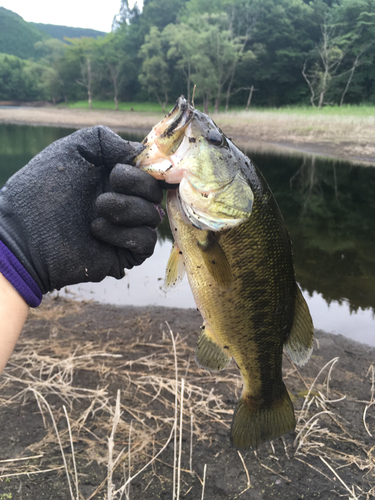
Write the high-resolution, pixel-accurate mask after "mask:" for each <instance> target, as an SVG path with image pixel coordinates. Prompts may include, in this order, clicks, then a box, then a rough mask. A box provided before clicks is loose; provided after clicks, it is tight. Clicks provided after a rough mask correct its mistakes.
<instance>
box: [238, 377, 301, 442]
mask: <svg viewBox="0 0 375 500" xmlns="http://www.w3.org/2000/svg"><path fill="white" fill-rule="evenodd" d="M283 385H284V384H283ZM295 426H296V420H295V417H294V410H293V404H292V402H291V400H290V397H289V395H288V391H287V390H286V387H285V385H284V387H283V390H282V391H281V394H280V397H279V398H277V399H275V401H274V403H273V404H272V405H271V406H263V405H262V403H259V402H258V401H257V400H256V399H255V398H254V397H251V396H250V395H249V394H247V393H246V392H244V393H243V394H242V397H241V399H240V401H239V402H238V404H237V408H236V410H235V412H234V416H233V421H232V429H231V438H230V439H231V443H232V446H233V447H234V448H236V449H239V450H246V449H249V448H257V447H258V446H259V445H261V444H262V443H264V442H266V441H271V440H272V439H276V438H278V437H280V436H282V435H283V434H286V433H287V432H290V431H293V430H294V429H295Z"/></svg>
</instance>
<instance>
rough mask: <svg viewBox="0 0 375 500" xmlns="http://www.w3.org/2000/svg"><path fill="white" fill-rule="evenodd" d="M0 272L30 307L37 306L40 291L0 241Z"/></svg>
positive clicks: (40, 298)
mask: <svg viewBox="0 0 375 500" xmlns="http://www.w3.org/2000/svg"><path fill="white" fill-rule="evenodd" d="M0 273H1V274H2V275H3V276H4V277H5V278H6V279H7V280H8V281H9V282H10V283H11V284H12V285H13V287H14V288H15V289H16V290H17V292H18V293H19V294H20V295H21V297H23V298H24V299H25V301H26V303H27V304H28V305H29V306H30V307H38V306H39V304H40V303H41V301H42V292H41V291H40V289H39V287H38V285H37V284H36V283H35V281H34V280H33V278H32V277H31V276H30V274H29V273H28V272H27V271H26V269H25V268H24V267H23V265H22V264H21V263H20V261H19V260H18V259H17V258H16V257H15V256H14V255H13V254H12V252H11V251H10V250H9V249H8V248H7V247H6V246H5V245H4V243H3V242H2V241H0Z"/></svg>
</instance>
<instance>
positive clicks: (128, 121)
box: [0, 106, 375, 165]
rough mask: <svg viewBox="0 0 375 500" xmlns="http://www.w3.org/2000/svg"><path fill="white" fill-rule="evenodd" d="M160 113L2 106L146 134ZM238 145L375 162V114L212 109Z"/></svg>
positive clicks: (26, 120)
mask: <svg viewBox="0 0 375 500" xmlns="http://www.w3.org/2000/svg"><path fill="white" fill-rule="evenodd" d="M162 116H163V114H162V113H144V112H131V111H112V110H87V109H71V108H59V107H56V106H46V107H19V108H0V123H13V124H19V125H46V126H53V127H70V128H82V127H90V126H93V125H107V126H108V127H110V128H112V129H113V130H114V131H116V132H127V131H129V132H130V131H132V132H139V133H140V134H144V135H146V134H147V133H148V132H149V131H150V129H151V128H152V127H153V126H154V125H155V124H156V123H157V122H158V121H159V120H160V119H161V118H162ZM211 116H212V117H213V119H214V120H215V122H216V123H217V124H218V125H219V126H220V127H221V128H222V129H223V131H224V132H225V134H226V135H227V136H228V137H230V138H231V139H232V140H233V141H234V142H235V143H236V144H238V145H240V146H245V147H246V146H252V147H253V148H256V149H260V150H269V149H270V148H273V149H275V148H277V149H278V150H279V151H280V152H283V151H284V152H285V153H289V152H290V150H294V151H299V152H304V153H313V154H318V155H323V156H330V157H335V158H340V159H344V160H350V161H355V162H360V163H365V164H370V165H375V140H374V138H375V117H360V116H335V115H328V114H325V115H307V116H304V115H303V114H293V113H277V112H262V111H249V112H231V113H220V114H216V115H215V114H212V115H211Z"/></svg>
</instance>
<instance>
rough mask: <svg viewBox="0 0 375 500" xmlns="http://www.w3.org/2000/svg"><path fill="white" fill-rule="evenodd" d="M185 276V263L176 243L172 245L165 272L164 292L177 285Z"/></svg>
mask: <svg viewBox="0 0 375 500" xmlns="http://www.w3.org/2000/svg"><path fill="white" fill-rule="evenodd" d="M184 276H185V261H184V257H183V255H182V252H181V251H180V249H179V248H178V245H177V243H174V244H173V247H172V250H171V254H170V256H169V259H168V263H167V268H166V270H165V279H164V285H163V288H164V290H167V289H168V288H172V287H174V286H176V285H178V284H179V283H180V282H181V281H182V280H183V278H184Z"/></svg>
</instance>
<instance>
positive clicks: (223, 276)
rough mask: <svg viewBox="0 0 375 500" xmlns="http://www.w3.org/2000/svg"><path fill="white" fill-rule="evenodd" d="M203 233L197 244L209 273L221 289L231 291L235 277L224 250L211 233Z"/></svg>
mask: <svg viewBox="0 0 375 500" xmlns="http://www.w3.org/2000/svg"><path fill="white" fill-rule="evenodd" d="M201 233H202V234H201V235H200V237H199V239H198V240H197V244H198V247H199V248H200V250H201V253H202V258H203V261H204V263H205V265H206V267H207V269H208V272H209V273H210V274H211V276H212V277H213V278H214V280H215V281H216V283H217V284H218V285H219V286H220V287H221V288H224V289H229V288H230V287H231V286H232V283H233V276H232V271H231V269H230V265H229V262H228V259H227V257H226V255H225V253H224V250H223V249H222V248H221V246H220V244H219V242H218V241H217V239H216V238H215V236H214V235H213V234H212V233H211V232H210V231H202V232H201Z"/></svg>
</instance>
